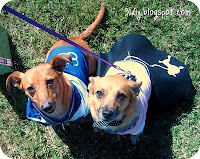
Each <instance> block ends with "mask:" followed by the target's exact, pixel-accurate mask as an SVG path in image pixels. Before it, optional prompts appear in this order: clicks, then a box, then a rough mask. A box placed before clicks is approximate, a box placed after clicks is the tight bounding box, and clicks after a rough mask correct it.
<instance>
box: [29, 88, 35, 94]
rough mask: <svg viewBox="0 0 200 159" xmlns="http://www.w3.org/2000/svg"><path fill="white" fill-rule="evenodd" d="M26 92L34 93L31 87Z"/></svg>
mask: <svg viewBox="0 0 200 159" xmlns="http://www.w3.org/2000/svg"><path fill="white" fill-rule="evenodd" d="M27 90H28V92H29V93H33V92H35V89H34V88H33V87H28V88H27Z"/></svg>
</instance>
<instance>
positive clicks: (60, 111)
mask: <svg viewBox="0 0 200 159" xmlns="http://www.w3.org/2000/svg"><path fill="white" fill-rule="evenodd" d="M104 12H105V3H102V5H101V10H100V12H99V14H98V16H97V18H96V20H95V21H94V22H93V23H92V24H91V25H90V26H89V27H88V28H87V29H86V30H85V31H84V32H83V33H81V34H80V35H78V36H77V37H69V39H70V40H72V41H74V42H75V43H77V44H79V45H81V46H83V47H84V48H86V49H88V50H90V48H89V46H88V44H87V42H85V41H84V40H85V39H86V38H87V37H88V36H90V34H91V33H92V32H93V31H94V30H95V28H96V27H97V25H98V24H99V23H100V21H101V20H102V18H103V15H104ZM60 49H61V52H59V51H60ZM62 49H64V50H62ZM65 49H69V50H65ZM63 51H64V52H63ZM76 51H77V52H78V53H76ZM55 52H56V53H57V54H55ZM54 55H56V56H54ZM57 55H58V56H57ZM50 56H51V57H50ZM82 60H83V61H82ZM47 62H48V63H47ZM88 68H89V69H88ZM64 70H66V71H67V73H63V71H64ZM88 70H89V71H88ZM74 71H75V73H73V72H74ZM88 72H89V74H94V73H95V72H96V60H95V58H94V57H92V56H91V55H88V54H86V53H83V52H82V51H81V50H79V49H77V48H75V47H73V46H70V44H68V43H67V42H65V41H62V40H60V41H58V42H57V43H55V44H54V45H53V46H52V47H51V48H50V50H49V52H48V53H47V56H46V63H45V64H40V65H38V66H35V67H33V68H31V69H29V70H27V71H26V72H25V73H22V72H18V71H16V72H13V73H12V74H11V75H9V77H8V78H7V81H6V87H7V90H10V87H11V85H13V86H15V87H18V88H19V89H22V90H24V91H25V94H26V95H27V96H28V97H29V98H30V99H31V100H29V102H28V104H27V108H28V109H31V111H34V113H35V114H36V115H39V117H38V118H36V119H35V120H37V121H41V122H44V123H50V124H52V125H58V124H63V123H64V124H66V123H68V122H69V121H75V120H78V119H79V118H81V117H84V116H86V115H87V114H88V112H89V111H88V108H87V107H88V106H87V100H86V99H83V98H87V84H88V82H87V81H88V78H89V77H88ZM77 76H78V78H77ZM74 81H75V82H74ZM79 106H81V107H83V109H82V108H80V107H79ZM28 111H30V110H28ZM29 113H30V112H29ZM34 113H32V114H34ZM79 113H80V115H78V114H79ZM33 116H34V115H28V114H27V117H28V118H30V119H33ZM43 119H45V121H44V120H43ZM52 121H53V122H52Z"/></svg>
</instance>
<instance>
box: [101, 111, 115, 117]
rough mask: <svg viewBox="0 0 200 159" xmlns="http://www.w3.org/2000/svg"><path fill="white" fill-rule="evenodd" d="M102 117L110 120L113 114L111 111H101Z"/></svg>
mask: <svg viewBox="0 0 200 159" xmlns="http://www.w3.org/2000/svg"><path fill="white" fill-rule="evenodd" d="M102 115H103V117H104V118H105V119H110V118H111V117H112V115H113V112H112V111H111V110H104V111H102Z"/></svg>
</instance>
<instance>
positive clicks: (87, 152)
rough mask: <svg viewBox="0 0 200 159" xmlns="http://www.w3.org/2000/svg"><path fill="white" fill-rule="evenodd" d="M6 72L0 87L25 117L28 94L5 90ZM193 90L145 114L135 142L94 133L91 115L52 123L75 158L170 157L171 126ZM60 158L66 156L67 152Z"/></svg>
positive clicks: (186, 107)
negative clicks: (180, 100) (158, 111)
mask: <svg viewBox="0 0 200 159" xmlns="http://www.w3.org/2000/svg"><path fill="white" fill-rule="evenodd" d="M11 52H12V53H13V59H15V61H17V62H18V63H19V64H20V66H18V67H17V70H20V71H25V68H24V67H23V65H22V61H21V59H20V58H19V56H18V53H17V52H16V49H15V46H14V45H12V44H11ZM7 76H8V75H3V76H1V78H0V91H1V92H2V93H3V94H4V96H5V97H6V98H7V99H8V101H9V103H10V105H11V106H12V107H13V109H14V111H15V112H16V113H17V114H18V116H19V118H20V119H25V118H26V115H25V111H26V109H25V108H26V101H27V97H26V96H25V95H24V92H23V91H21V90H18V89H12V91H11V92H7V90H6V87H5V81H6V78H7ZM195 94H196V90H195V89H194V87H193V86H192V88H191V93H190V98H189V99H188V100H187V101H186V102H184V103H182V104H180V105H178V106H177V107H174V108H173V109H172V110H171V111H170V112H167V113H166V114H163V115H161V116H160V117H156V118H154V117H152V116H151V115H148V116H147V120H146V126H145V129H144V133H143V134H142V135H141V137H140V141H139V143H138V144H137V145H132V144H131V142H130V140H129V136H122V137H121V138H120V139H118V137H117V136H116V135H111V134H108V133H105V132H100V133H96V134H95V133H94V131H93V128H92V119H91V117H90V116H88V117H87V118H86V121H85V122H84V123H83V124H80V123H72V124H71V125H70V126H69V127H66V130H63V129H62V127H55V128H54V130H55V132H56V133H57V134H58V136H59V137H60V138H61V139H62V141H63V142H64V143H65V144H66V145H68V147H69V149H70V153H71V154H72V155H73V157H74V158H85V159H102V158H104V159H108V158H109V159H110V158H117V159H120V158H123V159H125V158H128V159H130V158H139V159H141V158H145V159H146V158H153V159H155V158H173V154H172V150H171V146H172V134H171V130H170V129H171V127H172V126H173V125H176V124H177V123H178V121H177V119H178V117H179V116H180V115H181V114H182V113H189V112H190V111H191V110H192V108H193V102H194V97H195ZM63 158H68V156H64V157H63Z"/></svg>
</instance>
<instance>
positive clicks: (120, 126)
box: [88, 61, 151, 144]
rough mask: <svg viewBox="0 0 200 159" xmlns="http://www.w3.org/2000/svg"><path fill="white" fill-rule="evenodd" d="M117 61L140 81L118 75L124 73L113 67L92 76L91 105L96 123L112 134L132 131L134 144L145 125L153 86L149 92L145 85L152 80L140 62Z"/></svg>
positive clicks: (90, 85)
mask: <svg viewBox="0 0 200 159" xmlns="http://www.w3.org/2000/svg"><path fill="white" fill-rule="evenodd" d="M114 64H115V65H117V66H120V67H121V68H122V69H125V70H131V72H134V73H136V74H137V75H138V76H136V77H137V78H138V79H137V81H139V82H135V81H133V80H128V79H126V78H125V77H123V76H122V75H119V74H121V73H123V72H121V71H119V70H116V69H114V68H112V67H111V68H110V69H109V70H108V72H107V73H106V76H105V77H90V84H89V86H88V89H89V107H90V112H91V115H92V117H93V120H94V125H93V126H94V127H96V128H99V129H103V130H104V131H106V132H108V133H111V134H119V135H125V134H130V135H131V141H132V143H133V144H136V142H137V141H138V140H139V137H138V136H139V135H140V134H141V133H142V131H143V128H144V125H145V119H146V111H147V101H148V99H147V98H149V97H148V96H150V95H146V92H151V88H150V87H147V88H148V91H146V90H145V88H144V87H146V86H149V85H150V83H149V81H150V80H149V77H148V75H147V74H146V75H144V74H142V75H140V74H141V72H145V71H146V69H145V68H144V67H143V66H142V65H140V64H138V63H135V62H132V61H122V62H120V61H119V62H116V63H114ZM130 68H131V69H130ZM142 76H144V77H142ZM142 79H144V80H142ZM141 81H142V82H141ZM143 83H144V84H143Z"/></svg>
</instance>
